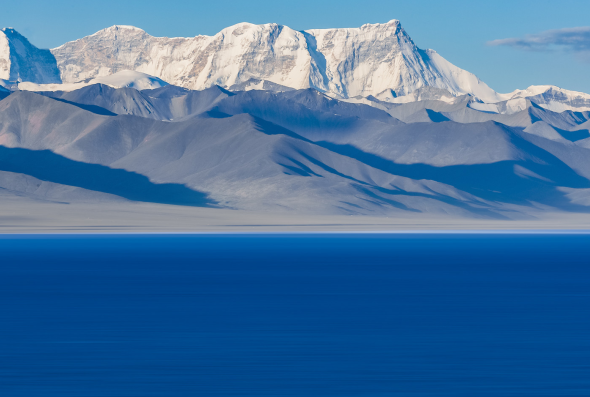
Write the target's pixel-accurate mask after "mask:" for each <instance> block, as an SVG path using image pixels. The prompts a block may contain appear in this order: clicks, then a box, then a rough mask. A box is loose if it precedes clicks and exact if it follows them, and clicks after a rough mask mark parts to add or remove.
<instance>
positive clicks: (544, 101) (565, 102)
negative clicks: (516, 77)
mask: <svg viewBox="0 0 590 397" xmlns="http://www.w3.org/2000/svg"><path fill="white" fill-rule="evenodd" d="M499 97H500V98H501V100H505V101H506V100H516V99H523V98H524V99H529V100H531V101H532V102H534V103H536V104H537V105H539V106H541V107H543V108H545V109H549V110H551V111H554V112H563V111H566V110H573V111H578V112H584V111H590V95H589V94H585V93H583V92H578V91H570V90H565V89H563V88H560V87H556V86H554V85H532V86H530V87H528V88H527V89H524V90H515V91H513V92H510V93H508V94H500V95H499Z"/></svg>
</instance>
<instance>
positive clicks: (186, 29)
mask: <svg viewBox="0 0 590 397" xmlns="http://www.w3.org/2000/svg"><path fill="white" fill-rule="evenodd" d="M589 15H590V1H588V0H559V1H556V0H536V1H530V0H511V1H507V0H495V1H483V0H470V1H467V0H445V1H442V0H437V1H434V0H405V1H397V0H364V1H362V2H361V1H351V0H339V1H332V0H329V1H328V0H297V1H276V0H275V1H268V0H249V1H235V0H223V1H211V0H209V1H187V0H167V1H156V0H143V1H136V0H131V1H124V0H118V1H117V0H96V1H92V2H86V1H79V0H78V1H73V0H53V1H47V0H19V1H12V2H8V4H3V6H2V13H0V26H2V27H14V28H15V29H17V30H18V31H19V32H21V33H22V34H24V35H25V36H26V37H27V38H28V39H29V40H30V41H31V42H32V43H33V44H35V45H36V46H38V47H43V48H52V47H56V46H58V45H61V44H63V43H64V42H66V41H70V40H75V39H77V38H80V37H83V36H86V35H88V34H92V33H94V32H96V31H98V30H100V29H103V28H105V27H108V26H111V25H115V24H119V25H134V26H137V27H140V28H142V29H144V30H146V31H147V32H148V33H150V34H151V35H153V36H168V37H173V36H186V37H188V36H196V35H198V34H207V35H212V34H215V33H217V32H218V31H219V30H221V29H223V28H224V27H227V26H229V25H233V24H235V23H238V22H252V23H268V22H276V23H280V24H283V25H288V26H290V27H292V28H293V29H297V30H304V29H311V28H332V27H358V26H361V25H362V24H364V23H376V22H387V21H389V20H391V19H399V20H400V21H401V23H402V26H403V27H404V28H405V29H406V31H407V32H408V33H409V34H410V36H411V37H412V38H413V39H414V41H415V42H416V44H417V45H418V47H420V48H432V49H434V50H436V51H437V52H439V53H440V54H441V55H442V56H443V57H445V58H446V59H447V60H449V61H450V62H452V63H454V64H455V65H457V66H459V67H461V68H463V69H466V70H469V71H470V72H473V73H475V74H476V75H477V76H479V77H480V78H481V79H482V80H483V81H485V82H486V83H487V84H488V85H490V86H491V87H492V88H493V89H495V90H496V91H499V92H509V91H512V90H514V89H516V88H526V87H528V86H529V85H532V84H552V85H557V86H560V87H563V88H567V89H570V90H577V91H584V92H589V93H590V78H588V72H589V71H590V33H589V32H590V30H588V29H586V30H584V29H581V30H580V29H578V30H571V28H584V27H588V26H590V17H589ZM564 29H566V30H564ZM567 29H570V30H567ZM548 31H550V32H548ZM552 32H553V33H552ZM572 32H573V33H572ZM572 34H573V35H574V36H575V37H574V38H573V39H572ZM572 40H575V42H573V43H572ZM585 40H586V41H585ZM490 42H492V43H491V44H495V45H490Z"/></svg>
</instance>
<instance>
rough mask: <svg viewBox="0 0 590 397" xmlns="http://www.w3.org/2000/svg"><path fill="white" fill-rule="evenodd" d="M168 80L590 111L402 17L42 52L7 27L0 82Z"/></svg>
mask: <svg viewBox="0 0 590 397" xmlns="http://www.w3.org/2000/svg"><path fill="white" fill-rule="evenodd" d="M133 72H137V73H138V74H136V75H131V74H130V73H133ZM112 75H114V76H115V77H113V78H111V77H109V76H112ZM121 76H125V77H123V80H125V81H124V82H121V81H119V80H121ZM105 79H106V80H105ZM19 82H27V83H26V84H23V83H20V84H19ZM165 82H167V83H170V84H173V85H176V86H180V87H184V88H188V89H193V90H201V89H206V88H208V87H212V86H214V85H219V86H221V87H224V88H226V89H229V90H233V91H236V90H237V91H242V90H250V89H258V90H269V91H275V92H276V91H287V90H292V89H305V88H315V89H317V90H319V91H321V92H325V93H327V94H328V95H330V96H333V97H335V98H341V99H349V100H353V99H357V100H358V99H361V98H367V97H369V98H371V97H372V98H376V99H377V100H379V101H383V102H389V103H407V102H415V101H423V100H443V101H447V102H453V101H455V99H454V98H456V97H460V96H462V95H470V96H471V97H472V105H471V107H472V108H474V109H477V110H480V111H488V112H495V113H508V114H509V113H512V112H518V111H521V110H523V109H525V108H526V106H527V100H531V101H533V102H535V103H537V104H538V105H540V106H541V107H544V108H546V109H549V110H552V111H564V110H574V111H587V110H590V95H588V94H584V93H579V92H574V91H567V90H563V89H561V88H558V87H553V86H531V87H529V88H528V89H526V90H516V91H514V92H511V93H508V94H498V93H496V92H495V91H494V90H492V89H491V88H490V87H488V86H487V85H486V84H485V83H483V82H482V81H481V80H479V79H478V78H477V77H476V76H475V75H474V74H472V73H469V72H467V71H465V70H463V69H460V68H458V67H457V66H455V65H453V64H451V63H450V62H448V61H447V60H445V59H444V58H443V57H442V56H440V55H439V54H438V53H436V52H435V51H433V50H421V49H420V48H418V47H417V46H416V45H415V43H414V42H413V41H412V39H411V38H410V36H409V35H408V34H407V33H406V31H405V30H404V29H403V28H402V26H401V24H400V22H399V21H397V20H391V21H390V22H388V23H384V24H366V25H363V26H361V27H360V28H348V29H312V30H307V31H296V30H293V29H291V28H289V27H288V26H283V25H277V24H264V25H253V24H249V23H240V24H237V25H234V26H230V27H228V28H226V29H223V30H222V31H221V32H219V33H218V34H216V35H214V36H196V37H192V38H167V37H153V36H150V35H149V34H148V33H146V32H145V31H143V30H142V29H139V28H136V27H133V26H112V27H110V28H107V29H103V30H101V31H99V32H97V33H95V34H93V35H90V36H87V37H84V38H81V39H79V40H75V41H72V42H68V43H66V44H64V45H62V46H60V47H57V48H54V49H52V50H40V49H38V48H36V47H35V46H33V45H32V44H30V43H29V42H28V40H27V39H26V38H24V37H23V36H22V35H20V34H19V33H18V32H16V31H15V30H14V29H11V28H7V29H2V30H1V31H0V86H2V87H4V88H7V89H15V87H16V85H17V84H18V85H19V88H20V89H24V90H34V91H43V90H45V91H46V90H61V91H71V90H75V89H78V88H81V87H82V86H85V85H91V84H95V83H101V84H106V85H110V86H112V87H115V88H119V87H135V88H138V89H147V88H150V89H152V88H156V87H158V86H162V85H163V84H165ZM30 83H33V84H30ZM61 83H63V84H62V85H60V86H59V87H57V86H55V84H61ZM35 84H37V85H35ZM48 84H50V85H48ZM365 102H366V101H365ZM367 103H370V101H369V102H367ZM490 104H491V105H490Z"/></svg>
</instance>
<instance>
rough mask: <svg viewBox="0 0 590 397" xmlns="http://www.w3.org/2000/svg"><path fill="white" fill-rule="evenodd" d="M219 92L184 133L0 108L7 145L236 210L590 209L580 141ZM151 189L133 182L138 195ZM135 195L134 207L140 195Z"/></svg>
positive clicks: (58, 108)
mask: <svg viewBox="0 0 590 397" xmlns="http://www.w3.org/2000/svg"><path fill="white" fill-rule="evenodd" d="M98 88H100V87H98ZM95 89H96V88H95ZM211 92H213V94H212V95H211V97H210V98H213V101H214V102H215V101H217V102H215V103H216V105H215V107H214V108H212V109H211V110H209V111H207V112H206V113H204V114H201V116H199V117H194V116H193V117H188V118H186V119H185V120H184V121H177V122H166V121H159V120H154V119H150V118H145V117H138V116H132V115H116V116H113V115H104V114H97V112H92V111H88V110H85V109H83V108H81V107H80V106H79V105H74V104H72V103H68V102H66V100H65V99H63V98H59V100H58V99H52V98H50V97H47V96H43V95H38V94H35V93H31V92H15V93H13V94H12V95H10V96H9V97H8V98H6V99H4V100H2V101H0V143H1V144H3V145H4V146H11V147H21V148H26V149H35V150H44V149H49V150H51V151H53V152H54V153H59V154H61V155H63V156H65V157H67V158H68V159H70V160H68V161H72V160H74V161H75V162H76V163H77V162H82V163H93V164H88V165H95V166H97V167H101V166H106V167H105V168H106V169H109V170H111V168H117V169H118V170H116V171H120V172H126V171H127V172H132V173H138V174H141V175H145V176H147V177H148V178H150V179H149V180H150V181H151V182H150V183H164V184H169V183H171V184H176V185H178V186H181V185H186V186H188V187H189V188H190V189H192V190H190V191H197V192H205V193H206V194H208V195H209V197H210V200H215V201H216V202H218V203H219V204H220V205H222V206H227V207H231V208H241V209H252V210H284V211H305V212H317V213H340V214H373V215H376V214H382V215H386V214H395V213H397V212H399V211H410V212H412V211H419V212H432V213H447V214H455V215H460V216H471V217H473V216H475V217H491V218H518V217H522V216H526V214H527V213H529V212H533V213H534V212H535V211H540V210H544V209H548V208H554V209H560V210H568V211H585V210H586V207H584V206H583V205H580V204H579V203H580V202H584V200H581V201H580V199H579V196H580V195H582V196H583V195H584V194H587V193H586V191H588V189H590V182H589V180H588V178H589V177H590V162H589V160H588V159H590V156H588V153H589V152H588V149H585V148H584V147H580V146H578V145H575V144H573V143H571V142H569V141H567V140H562V141H556V140H551V139H547V138H544V137H541V136H539V135H538V134H537V135H535V134H532V133H528V132H524V131H522V129H519V128H511V127H507V126H505V125H502V124H499V123H497V122H486V123H470V124H462V123H456V122H452V121H446V122H429V123H413V124H403V123H401V122H399V121H397V120H396V119H394V118H391V117H390V116H389V115H387V114H386V113H385V112H382V111H380V110H378V109H372V108H369V107H367V106H365V105H356V104H352V105H351V104H347V103H333V102H332V100H331V99H329V98H325V97H324V96H321V94H319V95H320V96H318V94H316V93H315V92H311V91H310V92H306V91H301V92H294V91H291V92H288V93H278V94H269V93H264V92H257V91H249V92H244V93H239V94H237V95H231V93H224V92H223V91H218V92H221V93H222V94H221V96H222V97H223V98H221V99H219V100H217V99H218V98H219V97H220V96H219V95H217V94H215V91H211ZM140 94H142V96H143V97H144V98H146V97H147V98H149V99H150V100H155V99H157V100H162V101H164V100H171V99H174V98H184V97H185V96H186V95H187V92H186V91H185V90H182V89H177V88H168V87H164V88H161V89H158V90H153V91H150V92H149V94H150V95H149V96H148V95H146V93H144V92H140ZM197 95H203V92H200V94H197ZM207 95H208V94H207ZM283 95H285V96H287V95H288V96H289V97H283ZM103 98H104V96H103ZM70 99H73V98H70ZM101 100H102V99H101ZM197 102H198V101H197ZM206 103H207V101H203V102H202V105H203V106H205V104H206ZM304 103H305V104H307V105H308V106H309V107H308V106H306V105H304ZM87 106H90V105H87ZM200 106H201V105H198V106H197V105H195V106H194V107H193V109H197V108H199V107H200ZM189 107H190V106H187V107H185V108H184V109H187V108H189ZM337 111H340V112H342V113H344V112H345V111H348V112H349V113H351V114H354V116H348V115H346V116H345V115H340V114H338V113H335V112H337ZM354 112H356V113H354ZM231 113H235V114H233V115H232V114H231ZM370 117H374V119H371V118H370ZM351 120H352V121H351ZM347 123H349V124H347ZM288 127H292V128H288ZM36 153H37V152H36ZM42 153H48V152H42ZM43 156H49V154H45V155H43ZM60 158H61V157H60ZM30 159H31V162H32V164H35V163H36V162H39V161H41V160H43V161H49V160H50V159H45V158H32V157H31V158H30ZM60 164H62V163H60ZM99 164H100V166H99ZM19 166H21V167H23V166H24V165H23V164H20V165H19ZM72 167H73V168H72V169H79V168H80V167H79V165H78V164H77V165H76V166H72ZM107 167H111V168H107ZM51 168H52V167H49V170H50V169H51ZM53 168H55V167H53ZM66 168H68V167H65V166H63V167H62V168H59V169H60V170H66ZM19 170H20V171H19ZM123 170H126V171H123ZM6 171H11V172H22V173H25V174H27V173H28V174H27V175H32V176H34V177H36V178H39V179H43V177H45V178H48V177H47V176H44V175H40V174H34V173H33V171H31V170H28V169H24V170H23V169H7V170H6ZM36 172H37V171H36ZM64 172H65V171H64ZM92 172H97V171H94V170H91V169H88V170H85V171H84V172H83V173H87V174H88V175H92ZM101 172H103V171H101ZM104 172H107V171H104ZM97 175H102V174H100V173H99V174H97ZM118 175H119V174H118ZM121 175H122V174H121ZM134 175H136V174H134ZM52 178H53V179H54V181H55V182H56V183H63V184H65V185H68V182H69V183H70V184H71V183H74V182H75V183H76V184H75V186H79V185H80V187H84V188H87V189H90V190H92V187H93V186H87V185H81V183H79V182H77V180H75V181H74V182H72V181H69V180H62V179H56V177H55V176H52ZM101 178H102V177H101ZM101 178H98V180H103V181H104V180H106V179H107V178H106V177H105V178H102V179H101ZM117 178H119V179H120V178H121V177H119V176H118V177H117ZM145 181H147V178H146V180H145ZM145 181H144V182H145ZM142 183H143V182H141V181H140V182H136V181H132V180H129V181H127V182H126V184H127V185H128V188H129V189H132V190H133V189H134V188H133V186H134V185H135V184H138V186H139V187H141V186H142ZM139 187H138V188H137V189H138V191H142V190H141V189H140V188H139ZM95 189H98V188H97V187H95ZM100 189H102V190H100V191H105V190H106V188H103V187H100ZM177 189H180V187H177ZM106 192H107V193H112V191H111V190H106ZM123 193H124V194H125V195H123ZM123 193H121V194H120V196H121V197H127V198H130V196H129V194H130V193H132V192H125V191H124V192H123ZM113 194H117V193H116V192H115V193H113ZM154 194H155V193H154ZM178 194H179V195H180V197H183V196H182V194H181V193H178ZM186 194H189V193H186ZM195 194H201V193H195ZM574 195H575V197H577V198H576V199H575V200H576V202H574V201H573V199H572V197H573V196H574ZM148 196H149V194H148ZM134 197H136V196H134ZM137 197H138V196H137ZM137 197H136V198H135V199H140V198H137ZM150 197H151V196H150ZM157 198H158V199H159V200H160V199H161V197H160V196H157ZM130 199H134V198H132V197H131V198H130Z"/></svg>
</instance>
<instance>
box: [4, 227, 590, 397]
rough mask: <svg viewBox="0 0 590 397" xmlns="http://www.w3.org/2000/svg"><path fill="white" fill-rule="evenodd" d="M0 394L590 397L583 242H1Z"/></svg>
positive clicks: (512, 237) (203, 238)
mask: <svg viewBox="0 0 590 397" xmlns="http://www.w3.org/2000/svg"><path fill="white" fill-rule="evenodd" d="M0 395H1V396H3V397H17V396H18V397H20V396H23V397H24V396H26V397H31V396H59V397H68V396H77V397H78V396H125V397H126V396H167V397H170V396H338V397H344V396H410V397H413V396H416V397H417V396H469V397H474V396H535V397H539V396H560V397H566V396H586V397H587V396H590V235H582V234H577V235H576V234H570V235H566V234H563V235H550V234H539V235H526V234H409V235H402V234H341V235H328V234H323V235H321V234H317V235H306V234H300V235H293V234H291V235H128V236H123V235H121V236H114V235H105V236H97V235H93V236H64V235H61V236H3V237H0Z"/></svg>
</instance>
